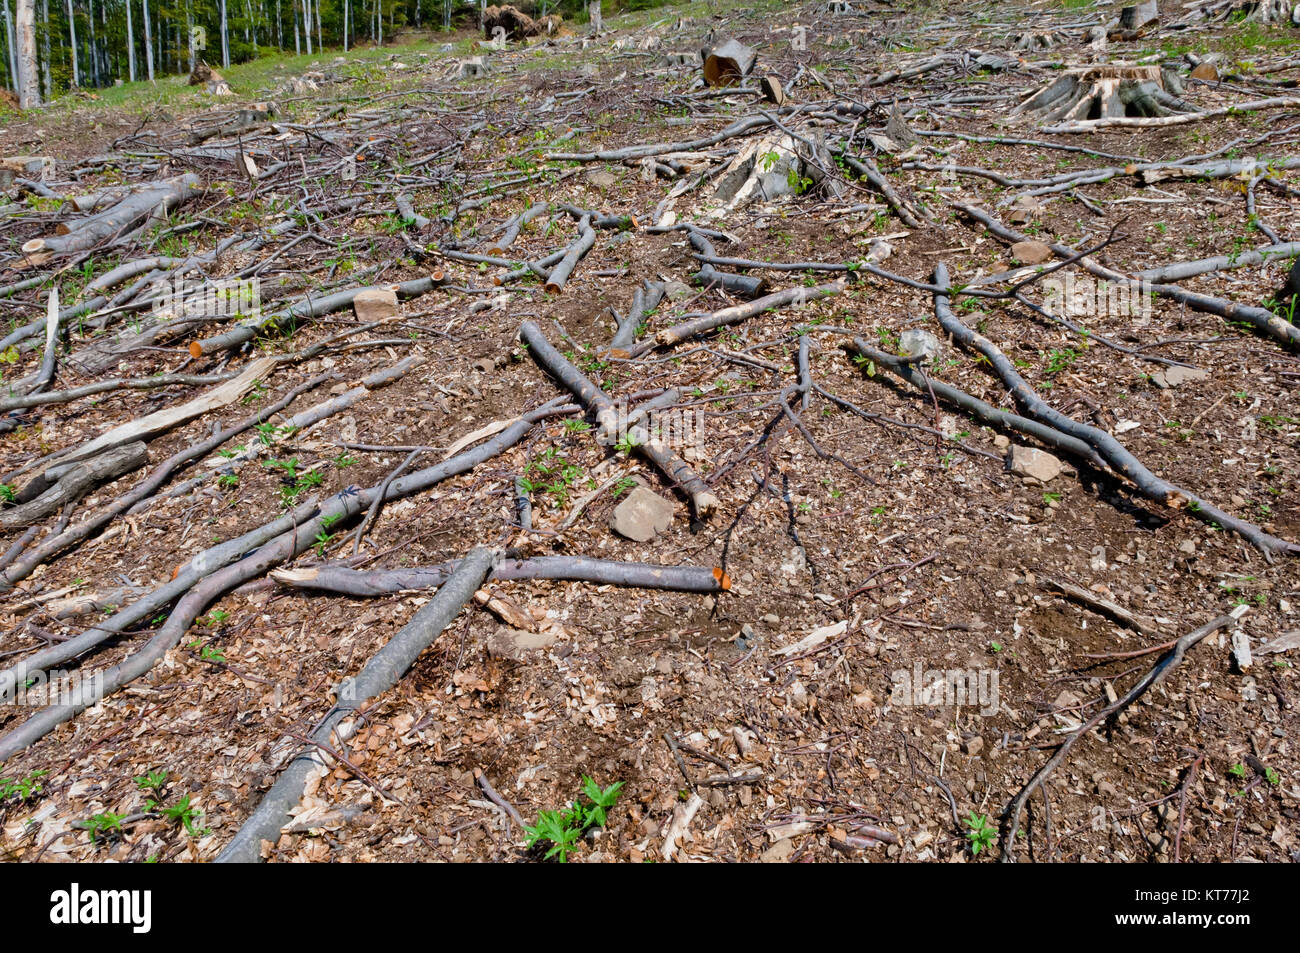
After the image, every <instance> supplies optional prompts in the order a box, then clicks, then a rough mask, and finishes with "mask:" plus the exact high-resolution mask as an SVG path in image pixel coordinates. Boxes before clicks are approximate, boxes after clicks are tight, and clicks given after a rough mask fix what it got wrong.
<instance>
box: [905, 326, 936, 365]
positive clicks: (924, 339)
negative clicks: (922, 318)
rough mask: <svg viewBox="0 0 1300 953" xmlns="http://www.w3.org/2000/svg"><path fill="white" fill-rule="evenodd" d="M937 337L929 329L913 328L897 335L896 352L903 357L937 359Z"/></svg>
mask: <svg viewBox="0 0 1300 953" xmlns="http://www.w3.org/2000/svg"><path fill="white" fill-rule="evenodd" d="M940 347H941V345H940V344H939V339H938V338H937V337H935V336H934V335H933V334H931V333H930V332H929V331H922V330H920V329H913V330H911V331H904V332H903V333H902V334H900V335H899V336H898V353H899V354H901V355H903V357H921V358H925V359H926V360H929V361H937V360H938V359H939V349H940Z"/></svg>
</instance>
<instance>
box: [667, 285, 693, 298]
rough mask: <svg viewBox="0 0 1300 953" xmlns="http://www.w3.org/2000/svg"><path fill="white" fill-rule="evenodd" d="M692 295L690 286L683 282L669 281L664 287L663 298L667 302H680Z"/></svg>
mask: <svg viewBox="0 0 1300 953" xmlns="http://www.w3.org/2000/svg"><path fill="white" fill-rule="evenodd" d="M693 294H695V292H694V291H693V290H692V289H691V286H690V285H688V284H686V283H685V282H683V281H670V282H668V283H667V284H665V285H664V297H665V298H667V299H668V300H669V301H681V300H683V299H684V298H689V297H690V296H691V295H693Z"/></svg>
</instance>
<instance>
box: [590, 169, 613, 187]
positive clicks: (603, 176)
mask: <svg viewBox="0 0 1300 953" xmlns="http://www.w3.org/2000/svg"><path fill="white" fill-rule="evenodd" d="M587 184H588V185H590V186H591V187H592V188H595V189H600V190H601V191H602V192H604V191H606V190H608V189H612V188H613V187H614V186H615V185H617V184H618V178H617V176H615V175H614V173H613V172H607V171H606V170H604V169H597V170H596V171H594V172H589V173H587Z"/></svg>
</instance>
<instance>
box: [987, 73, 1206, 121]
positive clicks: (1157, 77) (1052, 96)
mask: <svg viewBox="0 0 1300 953" xmlns="http://www.w3.org/2000/svg"><path fill="white" fill-rule="evenodd" d="M1199 111H1200V110H1198V109H1197V108H1196V107H1194V106H1191V105H1188V104H1187V103H1185V102H1183V101H1182V100H1181V99H1179V98H1178V97H1177V96H1175V95H1172V94H1171V93H1170V92H1169V91H1168V90H1166V89H1165V80H1164V77H1163V76H1162V74H1161V72H1160V67H1159V66H1133V65H1126V64H1113V65H1108V66H1101V65H1098V66H1076V67H1074V68H1073V69H1069V70H1066V71H1065V73H1064V74H1063V75H1061V76H1060V77H1058V78H1057V79H1056V80H1055V81H1053V82H1051V83H1049V84H1047V85H1046V86H1044V87H1043V88H1042V89H1040V90H1038V91H1037V92H1036V93H1034V94H1032V95H1031V96H1029V97H1028V98H1026V99H1025V100H1024V101H1022V102H1021V103H1020V105H1018V106H1017V107H1016V108H1015V109H1013V110H1012V111H1011V115H1012V116H1030V117H1032V118H1034V119H1036V120H1038V121H1039V122H1043V123H1053V122H1060V121H1062V120H1064V121H1067V122H1069V121H1074V120H1078V119H1112V118H1116V117H1121V116H1141V117H1155V116H1172V115H1175V114H1177V113H1194V112H1199Z"/></svg>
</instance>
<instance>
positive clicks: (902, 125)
mask: <svg viewBox="0 0 1300 953" xmlns="http://www.w3.org/2000/svg"><path fill="white" fill-rule="evenodd" d="M885 135H887V136H888V137H889V138H890V139H892V140H894V142H896V143H898V145H899V147H901V148H903V149H906V148H907V147H908V146H910V145H913V144H914V143H915V142H916V133H914V132H912V130H911V128H910V127H909V126H908V125H907V120H906V119H904V118H903V113H902V110H900V109H899V108H898V100H894V102H893V103H892V104H891V106H890V109H889V119H888V120H886V122H885Z"/></svg>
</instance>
